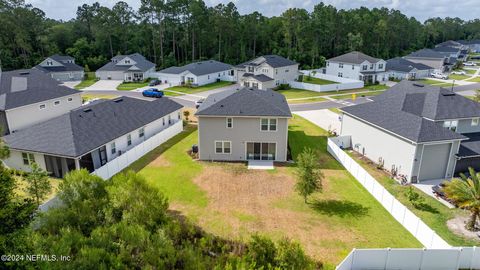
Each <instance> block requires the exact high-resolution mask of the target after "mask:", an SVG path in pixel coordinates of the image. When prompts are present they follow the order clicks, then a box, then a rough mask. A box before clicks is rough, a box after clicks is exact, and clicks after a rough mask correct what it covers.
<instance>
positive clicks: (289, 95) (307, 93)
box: [277, 88, 324, 99]
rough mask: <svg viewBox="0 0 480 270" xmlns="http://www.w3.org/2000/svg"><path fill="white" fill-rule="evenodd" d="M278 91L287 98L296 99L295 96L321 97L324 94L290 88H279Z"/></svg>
mask: <svg viewBox="0 0 480 270" xmlns="http://www.w3.org/2000/svg"><path fill="white" fill-rule="evenodd" d="M277 92H278V93H280V94H282V95H284V96H285V98H286V99H294V98H310V97H319V96H323V95H324V94H323V93H319V92H314V91H309V90H303V89H296V88H292V89H288V90H277Z"/></svg>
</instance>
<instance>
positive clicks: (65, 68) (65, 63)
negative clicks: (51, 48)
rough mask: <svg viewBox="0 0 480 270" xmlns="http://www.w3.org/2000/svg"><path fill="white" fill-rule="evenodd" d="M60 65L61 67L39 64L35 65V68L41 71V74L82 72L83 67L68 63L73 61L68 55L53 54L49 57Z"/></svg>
mask: <svg viewBox="0 0 480 270" xmlns="http://www.w3.org/2000/svg"><path fill="white" fill-rule="evenodd" d="M48 58H50V59H53V60H55V61H57V62H58V63H60V64H61V65H62V66H41V65H40V64H38V65H36V66H35V68H37V69H39V70H41V71H43V72H47V73H48V72H75V71H83V67H81V66H79V65H77V64H75V63H70V62H73V61H75V59H74V58H73V57H71V56H68V55H58V54H54V55H52V56H50V57H48Z"/></svg>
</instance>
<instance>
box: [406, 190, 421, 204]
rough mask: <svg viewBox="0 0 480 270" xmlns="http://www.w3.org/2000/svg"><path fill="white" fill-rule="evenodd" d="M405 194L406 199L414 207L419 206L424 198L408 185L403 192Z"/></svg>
mask: <svg viewBox="0 0 480 270" xmlns="http://www.w3.org/2000/svg"><path fill="white" fill-rule="evenodd" d="M405 196H407V199H408V201H409V202H410V203H411V204H412V205H413V206H414V207H415V208H420V207H421V206H422V205H423V203H424V198H423V197H421V196H420V194H418V192H416V191H415V190H413V187H412V186H410V187H408V189H407V191H406V192H405Z"/></svg>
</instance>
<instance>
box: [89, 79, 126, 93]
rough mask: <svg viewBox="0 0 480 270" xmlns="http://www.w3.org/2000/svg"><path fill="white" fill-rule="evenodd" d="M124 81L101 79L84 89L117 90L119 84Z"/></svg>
mask: <svg viewBox="0 0 480 270" xmlns="http://www.w3.org/2000/svg"><path fill="white" fill-rule="evenodd" d="M122 82H123V81H121V80H100V81H98V82H96V83H94V84H92V85H90V86H89V87H85V88H83V89H82V90H83V91H111V90H117V86H119V85H120V84H121V83H122Z"/></svg>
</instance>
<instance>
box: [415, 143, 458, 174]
mask: <svg viewBox="0 0 480 270" xmlns="http://www.w3.org/2000/svg"><path fill="white" fill-rule="evenodd" d="M451 146H452V144H451V143H448V144H435V145H425V146H424V148H423V154H422V163H421V165H420V175H419V177H418V179H419V180H420V181H425V180H432V179H443V178H445V174H446V172H447V166H448V158H449V156H450V149H451Z"/></svg>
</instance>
